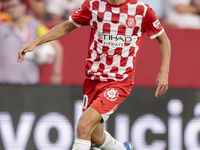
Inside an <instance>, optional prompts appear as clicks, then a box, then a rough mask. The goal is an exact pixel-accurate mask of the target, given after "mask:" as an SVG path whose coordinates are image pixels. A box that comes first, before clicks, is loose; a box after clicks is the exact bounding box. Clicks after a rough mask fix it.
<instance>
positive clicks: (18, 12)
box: [4, 0, 26, 20]
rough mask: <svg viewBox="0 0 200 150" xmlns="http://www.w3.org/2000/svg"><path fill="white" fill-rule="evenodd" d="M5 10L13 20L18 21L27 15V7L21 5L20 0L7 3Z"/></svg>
mask: <svg viewBox="0 0 200 150" xmlns="http://www.w3.org/2000/svg"><path fill="white" fill-rule="evenodd" d="M4 7H5V10H6V11H7V13H9V14H10V16H11V17H12V19H13V20H18V19H19V18H20V17H22V16H23V15H24V14H25V11H26V6H25V5H24V4H21V3H20V1H19V0H11V1H7V2H5V6H4Z"/></svg>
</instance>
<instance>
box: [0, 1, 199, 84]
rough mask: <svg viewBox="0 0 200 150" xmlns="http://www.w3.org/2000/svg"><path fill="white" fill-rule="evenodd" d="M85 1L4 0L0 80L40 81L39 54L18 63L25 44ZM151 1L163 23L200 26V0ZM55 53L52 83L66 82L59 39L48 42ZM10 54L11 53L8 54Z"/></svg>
mask: <svg viewBox="0 0 200 150" xmlns="http://www.w3.org/2000/svg"><path fill="white" fill-rule="evenodd" d="M84 1H85V0H0V83H6V84H7V83H10V84H38V83H39V76H40V69H39V68H40V66H41V64H38V63H36V58H37V55H36V54H33V53H30V54H26V59H27V60H26V61H25V62H23V63H22V64H20V65H19V64H17V63H16V58H17V53H18V51H19V50H20V48H21V46H22V45H24V44H26V43H28V42H30V41H33V40H34V39H36V38H38V37H40V36H42V35H43V34H45V33H46V32H47V31H48V28H47V27H46V26H45V25H44V24H43V22H46V21H50V22H54V23H60V22H62V21H64V20H66V19H68V17H69V15H70V14H71V13H72V12H73V11H75V10H76V9H77V8H78V7H79V6H80V5H81V4H82V3H83V2H84ZM140 1H143V2H145V3H146V4H149V5H150V6H151V7H152V9H153V10H154V11H155V13H156V14H157V16H158V18H159V20H160V22H161V23H162V25H163V26H168V27H176V28H190V29H200V0H140ZM48 44H49V45H48V46H51V47H53V49H54V50H55V56H54V61H53V70H52V75H51V79H50V81H51V83H52V84H61V83H62V59H63V58H62V56H63V54H62V53H63V48H62V45H61V44H60V43H59V42H58V41H54V42H51V43H48ZM8 54H9V55H8Z"/></svg>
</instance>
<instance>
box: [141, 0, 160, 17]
mask: <svg viewBox="0 0 200 150" xmlns="http://www.w3.org/2000/svg"><path fill="white" fill-rule="evenodd" d="M140 1H141V2H144V3H146V4H148V5H149V6H150V7H151V8H152V9H153V10H154V11H155V13H156V15H157V17H158V19H163V18H164V0H140Z"/></svg>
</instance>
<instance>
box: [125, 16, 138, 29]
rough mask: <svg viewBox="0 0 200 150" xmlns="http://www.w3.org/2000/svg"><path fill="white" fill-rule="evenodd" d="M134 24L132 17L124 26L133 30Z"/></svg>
mask: <svg viewBox="0 0 200 150" xmlns="http://www.w3.org/2000/svg"><path fill="white" fill-rule="evenodd" d="M135 24H136V22H135V19H134V18H133V17H130V18H128V19H127V20H126V25H127V26H128V27H129V28H133V27H134V26H135Z"/></svg>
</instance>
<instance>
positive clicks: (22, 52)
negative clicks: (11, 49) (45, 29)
mask: <svg viewBox="0 0 200 150" xmlns="http://www.w3.org/2000/svg"><path fill="white" fill-rule="evenodd" d="M36 46H37V44H36V43H35V42H34V41H33V42H31V43H28V44H26V45H23V46H22V47H21V49H20V51H19V52H18V56H17V62H21V63H22V61H24V57H25V54H26V53H27V52H31V51H33V50H34V49H35V47H36Z"/></svg>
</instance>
